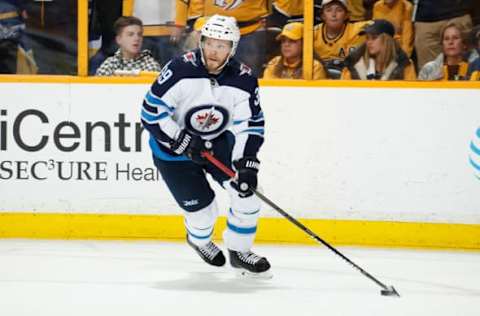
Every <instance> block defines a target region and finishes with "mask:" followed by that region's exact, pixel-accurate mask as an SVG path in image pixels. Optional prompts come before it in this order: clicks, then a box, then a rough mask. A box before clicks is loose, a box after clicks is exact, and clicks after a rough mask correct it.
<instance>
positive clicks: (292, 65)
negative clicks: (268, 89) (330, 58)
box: [263, 22, 327, 80]
mask: <svg viewBox="0 0 480 316" xmlns="http://www.w3.org/2000/svg"><path fill="white" fill-rule="evenodd" d="M277 40H278V41H280V51H281V55H280V56H276V57H274V58H273V59H272V60H271V61H270V62H269V63H268V65H267V68H266V69H265V71H264V73H263V79H303V24H302V23H299V22H293V23H289V24H286V25H285V26H284V27H283V30H282V32H281V33H280V34H279V35H278V36H277ZM326 78H327V75H326V73H325V70H324V68H323V65H322V64H321V63H320V62H319V61H318V60H314V61H313V79H316V80H318V79H326Z"/></svg>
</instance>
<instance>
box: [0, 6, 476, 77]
mask: <svg viewBox="0 0 480 316" xmlns="http://www.w3.org/2000/svg"><path fill="white" fill-rule="evenodd" d="M77 1H81V0H61V1H60V0H0V74H56V75H76V74H77V54H78V47H77V12H78V8H77V6H78V3H77ZM88 6H89V14H88V16H89V25H88V29H89V34H88V36H89V74H90V75H98V76H110V75H131V74H138V73H139V72H140V71H145V72H158V71H159V70H160V69H161V67H162V66H163V65H165V63H167V62H168V60H170V59H171V58H172V57H175V56H177V55H180V54H182V53H184V52H186V51H189V50H191V49H195V48H197V46H198V43H199V36H200V35H199V34H200V30H201V27H202V25H203V23H204V22H205V20H206V19H208V17H209V16H211V15H213V14H223V15H230V16H234V17H235V18H236V19H237V21H238V25H239V27H240V31H241V34H242V37H241V40H240V43H239V46H238V49H237V53H236V58H237V59H239V60H240V61H242V62H244V63H245V64H247V65H249V66H250V67H251V69H252V71H253V73H254V74H256V75H257V76H258V77H259V78H265V79H283V78H286V79H302V78H303V64H304V63H303V61H304V58H303V38H304V25H303V21H304V19H303V14H304V1H303V0H273V1H269V0H243V1H234V0H189V1H188V0H162V1H158V0H90V1H88ZM313 10H314V26H313V34H311V36H312V37H313V52H312V56H313V69H312V79H314V80H316V79H344V80H354V79H359V80H432V81H433V80H480V75H479V73H480V1H476V0H412V1H409V0H323V1H317V0H315V1H314V8H313Z"/></svg>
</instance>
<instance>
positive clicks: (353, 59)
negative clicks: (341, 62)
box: [345, 44, 411, 80]
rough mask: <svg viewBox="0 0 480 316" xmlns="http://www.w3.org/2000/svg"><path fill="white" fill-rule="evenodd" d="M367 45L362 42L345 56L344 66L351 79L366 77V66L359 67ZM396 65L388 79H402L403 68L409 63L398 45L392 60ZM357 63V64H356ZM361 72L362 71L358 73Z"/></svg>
mask: <svg viewBox="0 0 480 316" xmlns="http://www.w3.org/2000/svg"><path fill="white" fill-rule="evenodd" d="M366 49H367V45H366V44H363V45H361V46H359V47H358V48H357V49H355V50H354V51H353V52H351V53H350V55H348V56H347V58H345V67H347V68H348V70H349V71H350V74H351V77H352V79H356V80H360V79H364V78H365V77H366V75H367V74H366V70H367V68H366V67H368V66H365V67H361V65H360V64H362V57H363V55H364V54H365V50H366ZM394 62H395V63H396V65H395V66H394V68H393V70H391V72H390V74H389V75H388V78H387V79H388V80H403V79H404V71H405V68H406V67H407V66H408V65H409V64H410V63H411V62H410V59H409V58H408V56H407V54H405V52H404V51H403V50H402V49H401V48H400V47H398V48H397V59H396V60H395V61H394ZM357 64H358V65H357ZM360 72H362V73H360Z"/></svg>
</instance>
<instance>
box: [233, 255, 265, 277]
mask: <svg viewBox="0 0 480 316" xmlns="http://www.w3.org/2000/svg"><path fill="white" fill-rule="evenodd" d="M228 253H229V255H230V264H231V266H232V267H233V268H234V269H235V270H236V272H237V274H238V275H239V276H242V277H248V278H258V279H271V278H272V277H273V275H272V273H271V272H270V271H269V270H270V263H269V262H268V260H267V258H265V257H260V256H258V255H256V254H255V253H253V252H251V251H246V252H240V251H234V250H230V249H229V250H228Z"/></svg>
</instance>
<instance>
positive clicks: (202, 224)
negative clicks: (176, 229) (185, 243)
mask: <svg viewBox="0 0 480 316" xmlns="http://www.w3.org/2000/svg"><path fill="white" fill-rule="evenodd" d="M184 215H185V228H186V229H187V234H188V238H189V239H190V241H191V242H193V243H194V244H196V245H199V246H201V245H205V244H207V243H208V242H209V241H210V240H211V238H212V234H213V227H214V225H215V221H216V220H217V217H218V207H217V203H216V201H215V200H213V201H212V203H210V204H209V205H208V206H206V207H204V208H202V209H200V210H198V211H195V212H184Z"/></svg>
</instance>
